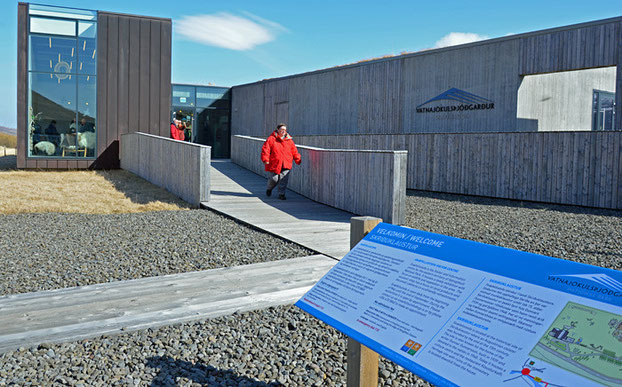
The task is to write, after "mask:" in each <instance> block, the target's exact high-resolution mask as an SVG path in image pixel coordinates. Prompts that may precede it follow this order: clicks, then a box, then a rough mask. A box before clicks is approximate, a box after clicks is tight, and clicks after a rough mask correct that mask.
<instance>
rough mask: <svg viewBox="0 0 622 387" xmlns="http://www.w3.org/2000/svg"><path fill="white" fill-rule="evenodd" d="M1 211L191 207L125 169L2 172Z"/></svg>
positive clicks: (124, 210) (85, 211)
mask: <svg viewBox="0 0 622 387" xmlns="http://www.w3.org/2000/svg"><path fill="white" fill-rule="evenodd" d="M0 188H1V192H2V193H1V194H0V214H24V213H42V212H60V213H83V214H118V213H128V212H146V211H167V210H183V209H189V208H190V205H189V204H188V203H186V202H184V201H183V200H181V199H179V198H177V197H176V196H175V195H173V194H171V193H170V192H167V191H166V190H164V189H162V188H160V187H157V186H155V185H153V184H151V183H149V182H148V181H146V180H144V179H141V178H140V177H138V176H136V175H134V174H132V173H130V172H127V171H124V170H113V171H58V172H56V171H15V170H12V171H0Z"/></svg>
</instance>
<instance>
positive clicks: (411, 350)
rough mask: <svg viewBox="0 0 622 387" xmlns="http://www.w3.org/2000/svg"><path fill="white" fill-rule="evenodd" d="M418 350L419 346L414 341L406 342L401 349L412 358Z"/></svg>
mask: <svg viewBox="0 0 622 387" xmlns="http://www.w3.org/2000/svg"><path fill="white" fill-rule="evenodd" d="M420 349H421V344H419V343H416V342H415V341H414V340H408V341H407V342H406V343H405V344H404V345H403V346H402V348H401V350H402V351H404V352H406V353H407V354H409V355H410V356H413V355H414V354H415V353H417V351H418V350H420Z"/></svg>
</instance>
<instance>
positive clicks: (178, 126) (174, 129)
mask: <svg viewBox="0 0 622 387" xmlns="http://www.w3.org/2000/svg"><path fill="white" fill-rule="evenodd" d="M171 138H172V139H173V140H180V141H184V140H185V139H186V136H185V135H184V126H183V124H182V123H181V121H180V120H178V119H174V120H173V122H172V123H171Z"/></svg>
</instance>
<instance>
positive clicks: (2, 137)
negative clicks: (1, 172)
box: [0, 133, 17, 148]
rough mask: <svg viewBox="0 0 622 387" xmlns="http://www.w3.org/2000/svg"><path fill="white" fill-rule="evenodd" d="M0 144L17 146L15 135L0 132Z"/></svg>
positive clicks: (9, 146) (6, 146)
mask: <svg viewBox="0 0 622 387" xmlns="http://www.w3.org/2000/svg"><path fill="white" fill-rule="evenodd" d="M0 146H2V147H5V148H17V137H16V136H13V135H10V134H8V133H0Z"/></svg>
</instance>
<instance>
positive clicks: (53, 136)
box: [44, 120, 60, 147]
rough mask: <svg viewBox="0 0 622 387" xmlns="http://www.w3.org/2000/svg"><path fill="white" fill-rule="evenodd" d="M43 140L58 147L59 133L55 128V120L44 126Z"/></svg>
mask: <svg viewBox="0 0 622 387" xmlns="http://www.w3.org/2000/svg"><path fill="white" fill-rule="evenodd" d="M44 140H45V141H49V142H51V143H52V144H54V146H55V147H58V144H60V135H59V134H58V129H57V128H56V120H52V121H50V124H49V125H48V126H47V128H45V139H44Z"/></svg>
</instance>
